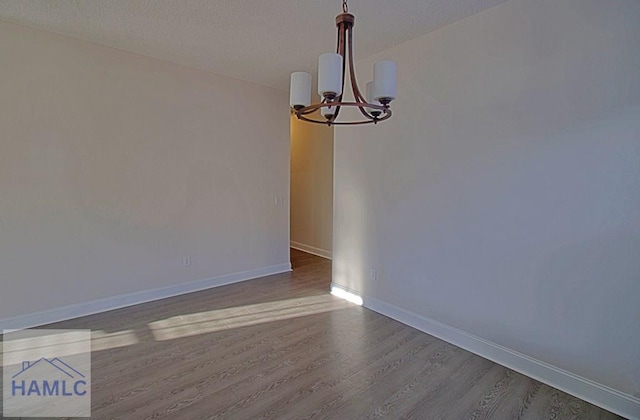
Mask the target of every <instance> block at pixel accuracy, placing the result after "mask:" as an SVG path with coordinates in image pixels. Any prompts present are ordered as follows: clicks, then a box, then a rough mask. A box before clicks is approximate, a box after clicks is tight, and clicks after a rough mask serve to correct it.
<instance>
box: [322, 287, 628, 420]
mask: <svg viewBox="0 0 640 420" xmlns="http://www.w3.org/2000/svg"><path fill="white" fill-rule="evenodd" d="M332 286H334V284H333V283H332ZM335 286H338V287H340V288H343V289H345V290H347V291H350V292H352V293H355V294H358V295H359V293H358V292H356V291H354V290H350V289H349V288H345V287H344V286H340V285H335ZM361 297H362V299H363V301H364V304H363V306H364V307H365V308H368V309H371V310H373V311H375V312H378V313H380V314H382V315H385V316H388V317H389V318H393V319H395V320H396V321H400V322H402V323H403V324H406V325H409V326H411V327H413V328H416V329H418V330H420V331H423V332H425V333H427V334H431V335H433V336H435V337H438V338H440V339H442V340H444V341H447V342H449V343H451V344H453V345H456V346H458V347H461V348H463V349H465V350H468V351H470V352H472V353H475V354H477V355H479V356H482V357H484V358H486V359H489V360H491V361H494V362H496V363H498V364H501V365H503V366H506V367H508V368H509V369H513V370H515V371H517V372H520V373H522V374H524V375H526V376H529V377H531V378H534V379H536V380H538V381H540V382H544V383H546V384H547V385H550V386H552V387H554V388H557V389H559V390H562V391H564V392H567V393H569V394H571V395H574V396H576V397H578V398H581V399H583V400H585V401H588V402H590V403H592V404H595V405H597V406H599V407H602V408H604V409H606V410H609V411H611V412H613V413H616V414H619V415H621V416H624V417H626V418H629V419H636V420H638V419H640V399H639V398H636V397H634V396H632V395H628V394H626V393H623V392H620V391H617V390H615V389H612V388H610V387H607V386H605V385H602V384H599V383H597V382H594V381H592V380H590V379H586V378H583V377H581V376H579V375H576V374H573V373H571V372H568V371H566V370H563V369H560V368H558V367H556V366H553V365H550V364H548V363H545V362H542V361H540V360H537V359H534V358H532V357H529V356H527V355H525V354H522V353H519V352H517V351H514V350H511V349H508V348H506V347H503V346H501V345H499V344H496V343H493V342H491V341H488V340H485V339H483V338H480V337H477V336H475V335H472V334H469V333H466V332H464V331H462V330H459V329H457V328H454V327H451V326H448V325H446V324H443V323H441V322H438V321H436V320H434V319H430V318H428V317H425V316H423V315H419V314H416V313H413V312H410V311H407V310H405V309H402V308H399V307H397V306H394V305H391V304H389V303H386V302H383V301H381V300H378V299H374V298H371V297H367V296H361Z"/></svg>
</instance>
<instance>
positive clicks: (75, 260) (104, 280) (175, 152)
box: [0, 23, 289, 320]
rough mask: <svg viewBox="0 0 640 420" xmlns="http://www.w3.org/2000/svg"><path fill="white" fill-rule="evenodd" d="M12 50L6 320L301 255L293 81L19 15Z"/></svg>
mask: <svg viewBox="0 0 640 420" xmlns="http://www.w3.org/2000/svg"><path fill="white" fill-rule="evenodd" d="M0 57H2V58H1V61H2V65H1V66H0V197H1V198H0V282H1V283H0V287H1V291H0V320H2V319H3V318H5V319H6V318H11V317H15V316H17V315H24V314H29V313H32V312H34V311H44V310H49V309H53V308H57V307H60V306H63V305H74V304H79V303H83V302H88V301H92V300H95V299H102V298H107V297H111V296H116V295H122V294H128V293H132V292H138V291H145V290H155V289H161V288H165V287H169V286H175V285H180V284H186V283H189V282H192V281H196V280H202V279H210V278H215V277H217V276H222V275H227V274H231V273H239V272H245V271H249V270H256V269H265V268H266V269H267V271H268V268H269V267H272V266H277V265H283V264H284V265H286V264H288V262H289V254H288V245H289V236H288V224H289V220H288V208H287V201H288V200H286V197H287V196H288V190H289V133H288V123H289V121H288V105H287V94H286V92H280V91H275V90H271V89H267V88H263V87H259V86H257V85H253V84H249V83H244V82H240V81H236V80H233V79H229V78H226V77H219V76H216V75H214V74H210V73H206V72H201V71H195V70H191V69H188V68H185V67H180V66H177V65H173V64H168V63H165V62H161V61H157V60H154V59H148V58H145V57H141V56H137V55H133V54H129V53H125V52H121V51H118V50H114V49H110V48H105V47H101V46H98V45H94V44H90V43H86V42H82V41H77V40H73V39H70V38H65V37H61V36H57V35H53V34H50V33H47V32H41V31H37V30H32V29H29V28H25V27H21V26H17V25H13V24H7V23H0ZM276 195H280V196H283V197H285V203H284V204H283V205H280V206H276V205H275V204H274V196H276ZM183 256H190V257H191V258H192V263H191V265H190V266H188V267H183Z"/></svg>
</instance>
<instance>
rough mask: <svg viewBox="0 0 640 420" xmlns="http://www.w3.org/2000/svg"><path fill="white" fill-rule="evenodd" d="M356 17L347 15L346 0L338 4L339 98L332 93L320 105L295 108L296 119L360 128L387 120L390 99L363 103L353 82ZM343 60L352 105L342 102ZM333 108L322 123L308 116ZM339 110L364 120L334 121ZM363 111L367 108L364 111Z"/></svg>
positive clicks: (389, 111)
mask: <svg viewBox="0 0 640 420" xmlns="http://www.w3.org/2000/svg"><path fill="white" fill-rule="evenodd" d="M355 21H356V18H355V16H354V15H352V14H351V13H349V8H348V6H347V1H346V0H343V2H342V13H340V14H339V15H338V16H336V27H337V28H338V45H337V48H336V53H338V54H340V55H341V56H342V59H343V60H342V93H341V94H340V95H339V96H336V95H333V94H325V95H324V98H323V99H322V101H321V102H319V103H316V104H311V105H309V106H306V107H302V106H296V107H295V109H294V110H295V113H296V116H297V117H298V119H301V120H304V121H307V122H310V123H315V124H326V125H328V126H331V125H361V124H377V123H378V122H379V121H384V120H388V119H389V118H391V109H390V108H389V103H390V102H391V99H386V98H380V104H372V103H369V102H367V100H366V98H365V97H364V95H362V92H360V88H359V87H358V82H357V80H356V73H355V69H354V65H353V26H354V25H355ZM347 61H348V63H349V66H348V70H349V80H350V83H351V91H352V92H353V97H354V100H355V102H343V100H342V99H343V95H344V86H345V80H346V78H345V75H346V71H347ZM330 107H335V108H336V109H335V112H334V113H333V115H332V116H331V117H329V118H325V119H324V120H320V119H315V118H313V117H312V116H311V114H312V113H313V112H315V111H316V110H319V109H321V108H330ZM341 107H356V108H358V110H359V111H360V113H361V114H362V115H363V116H364V119H362V120H359V121H336V119H337V118H338V114H339V113H340V108H341ZM366 108H369V109H371V110H372V111H371V112H368V111H367V109H366Z"/></svg>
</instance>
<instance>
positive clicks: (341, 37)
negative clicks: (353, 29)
mask: <svg viewBox="0 0 640 420" xmlns="http://www.w3.org/2000/svg"><path fill="white" fill-rule="evenodd" d="M337 26H338V48H337V51H336V52H337V53H338V54H340V55H341V56H342V93H341V94H340V96H338V97H337V98H336V101H337V102H342V97H343V96H344V85H345V77H344V75H345V71H346V65H347V63H346V60H345V58H346V57H345V33H346V31H347V29H346V28H347V25H346V23H344V22H341V23H339V24H338V25H337ZM339 114H340V106H336V112H335V113H334V114H333V116H332V117H331V118H330V121H335V120H336V119H337V118H338V115H339Z"/></svg>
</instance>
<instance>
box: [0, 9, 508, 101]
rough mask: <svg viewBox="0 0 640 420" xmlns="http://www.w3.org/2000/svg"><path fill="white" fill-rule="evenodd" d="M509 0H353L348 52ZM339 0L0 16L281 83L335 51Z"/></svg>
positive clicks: (7, 12)
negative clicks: (353, 18) (350, 47)
mask: <svg viewBox="0 0 640 420" xmlns="http://www.w3.org/2000/svg"><path fill="white" fill-rule="evenodd" d="M504 1H506V0H394V1H390V0H350V1H349V11H350V12H351V13H353V14H354V15H355V16H356V25H355V29H354V37H355V40H354V42H355V45H354V51H355V58H356V59H357V58H362V57H366V56H368V55H371V54H374V53H376V52H380V51H382V50H384V49H386V48H389V47H392V46H394V45H397V44H400V43H402V42H404V41H406V40H409V39H412V38H416V37H418V36H420V35H424V34H426V33H428V32H431V31H433V30H435V29H438V28H440V27H442V26H445V25H448V24H450V23H452V22H455V21H456V20H459V19H462V18H465V17H467V16H470V15H473V14H475V13H478V12H480V11H481V10H484V9H487V8H489V7H492V6H495V5H497V4H500V3H503V2H504ZM341 4H342V2H341V0H0V19H1V20H5V21H10V22H16V23H20V24H24V25H29V26H33V27H36V28H41V29H44V30H47V31H51V32H56V33H60V34H64V35H68V36H71V37H75V38H79V39H83V40H87V41H91V42H95V43H98V44H102V45H106V46H110V47H114V48H119V49H122V50H126V51H130V52H134V53H138V54H142V55H146V56H149V57H154V58H158V59H161V60H165V61H169V62H173V63H178V64H182V65H185V66H189V67H195V68H198V69H202V70H207V71H211V72H214V73H218V74H222V75H226V76H231V77H234V78H237V79H241V80H246V81H250V82H254V83H258V84H261V85H264V86H270V87H274V88H277V89H283V90H285V89H288V80H289V74H290V73H291V72H292V71H297V70H306V71H309V72H312V73H315V68H316V65H317V64H316V60H317V56H318V55H319V54H321V53H323V52H328V51H333V50H334V49H335V43H336V40H335V39H336V30H335V22H334V19H335V16H336V15H337V14H338V13H340V12H341V11H342V6H341Z"/></svg>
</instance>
